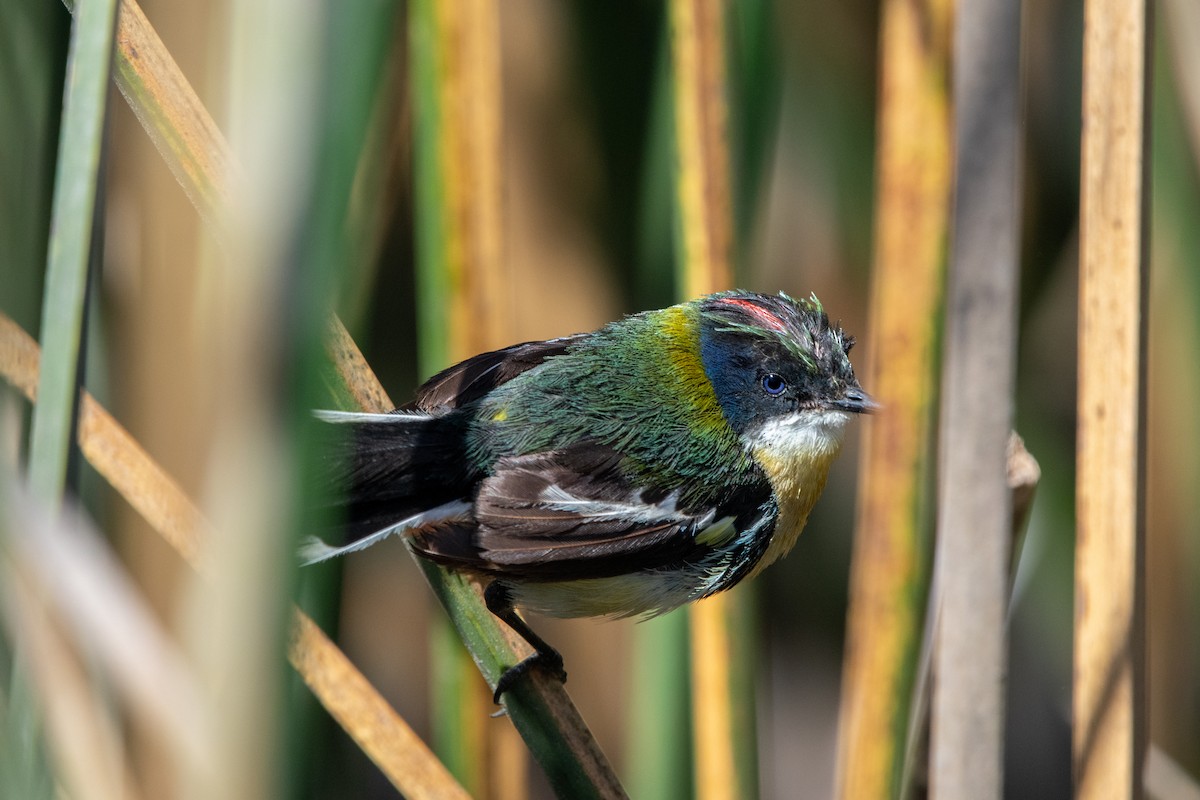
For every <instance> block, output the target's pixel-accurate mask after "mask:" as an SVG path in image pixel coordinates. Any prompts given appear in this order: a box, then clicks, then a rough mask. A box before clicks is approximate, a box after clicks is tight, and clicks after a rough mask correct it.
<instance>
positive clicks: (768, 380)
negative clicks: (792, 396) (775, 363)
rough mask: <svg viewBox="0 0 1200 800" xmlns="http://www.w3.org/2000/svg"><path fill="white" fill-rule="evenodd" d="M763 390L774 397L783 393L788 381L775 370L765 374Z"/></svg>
mask: <svg viewBox="0 0 1200 800" xmlns="http://www.w3.org/2000/svg"><path fill="white" fill-rule="evenodd" d="M762 387H763V391H764V392H766V393H767V394H769V395H771V396H772V397H778V396H779V395H781V394H783V390H784V389H786V388H787V381H785V380H784V379H783V378H781V377H779V376H778V375H776V374H775V373H774V372H768V373H767V374H766V375H763V379H762Z"/></svg>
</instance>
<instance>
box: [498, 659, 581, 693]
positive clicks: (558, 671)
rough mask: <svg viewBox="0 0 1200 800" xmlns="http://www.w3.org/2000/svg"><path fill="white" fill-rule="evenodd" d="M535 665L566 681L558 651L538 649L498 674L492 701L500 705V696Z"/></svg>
mask: <svg viewBox="0 0 1200 800" xmlns="http://www.w3.org/2000/svg"><path fill="white" fill-rule="evenodd" d="M535 667H536V668H537V669H540V670H542V671H544V672H546V673H547V674H549V675H552V676H553V677H555V678H558V679H559V680H560V681H562V682H563V683H566V682H567V671H566V670H565V669H563V659H562V656H561V655H559V653H558V651H556V650H549V651H545V650H538V651H536V652H535V653H534V654H533V655H531V656H529V657H528V658H525V659H523V660H521V661H518V662H517V663H516V664H513V665H512V666H511V667H509V668H508V669H506V670H504V672H502V673H501V674H500V680H498V681H496V691H495V692H493V693H492V701H493V702H494V703H495V704H496V705H500V696H501V695H502V694H504V693H505V692H507V691H508V690H509V689H511V688H512V687H513V686H515V685H516V683H517V681H519V680H520V679H521V677H522V676H523V675H525V673H527V672H529V670H531V669H533V668H535Z"/></svg>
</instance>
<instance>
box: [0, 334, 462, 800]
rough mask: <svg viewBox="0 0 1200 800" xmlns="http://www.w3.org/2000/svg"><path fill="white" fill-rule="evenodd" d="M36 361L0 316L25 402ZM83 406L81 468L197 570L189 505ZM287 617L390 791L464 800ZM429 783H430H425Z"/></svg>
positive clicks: (358, 683) (198, 535)
mask: <svg viewBox="0 0 1200 800" xmlns="http://www.w3.org/2000/svg"><path fill="white" fill-rule="evenodd" d="M37 362H38V350H37V344H36V343H35V342H34V341H33V340H32V339H31V338H30V337H29V336H28V334H26V333H25V332H24V331H22V330H21V329H20V328H19V327H18V326H17V325H16V324H15V323H13V322H12V321H11V320H10V319H8V318H7V317H5V316H3V315H0V374H3V375H4V378H5V379H6V380H8V381H9V382H10V383H11V384H12V385H13V386H15V387H17V388H19V389H21V390H22V392H24V393H25V395H26V396H27V397H28V398H29V399H30V400H31V401H32V400H33V399H34V387H36V384H37V369H38V363H37ZM83 402H84V406H83V408H84V416H83V417H82V418H81V421H80V428H79V436H80V447H81V448H82V449H83V452H84V455H85V456H86V457H87V459H88V461H89V463H91V464H92V466H93V467H95V469H96V471H97V472H99V473H100V475H101V476H103V477H104V479H105V480H107V481H108V482H109V483H110V484H111V485H112V486H113V488H114V489H116V490H117V492H118V493H119V494H121V496H122V497H125V498H126V499H127V500H128V501H129V502H130V503H131V504H132V505H133V506H134V507H135V508H136V509H137V510H138V511H139V512H140V513H141V514H142V515H143V516H144V517H145V519H146V521H147V522H148V523H150V525H151V526H152V527H153V528H154V529H155V530H157V531H158V532H159V533H160V534H161V535H163V537H164V538H166V539H167V541H168V542H170V543H171V544H172V545H174V546H176V547H177V549H179V550H180V553H181V555H184V556H185V557H186V558H188V560H189V561H190V562H191V563H192V564H193V565H194V566H197V567H199V566H201V563H200V561H199V558H198V556H199V553H200V544H201V541H202V537H203V531H204V527H205V523H204V520H203V518H202V515H201V514H200V512H199V511H198V510H197V509H196V507H195V505H194V504H193V503H192V502H191V500H190V499H188V497H187V496H186V495H184V493H183V491H182V490H181V489H180V488H179V486H178V484H176V483H175V482H174V481H172V480H171V479H170V478H169V477H168V476H167V474H166V473H165V472H163V470H162V469H161V468H160V467H159V466H158V465H157V464H156V463H155V462H154V461H153V459H151V458H150V456H149V455H148V454H147V453H146V452H145V451H144V450H143V449H142V448H141V447H140V445H138V444H137V442H136V441H135V440H134V439H133V437H131V436H130V435H129V433H128V432H127V431H125V429H124V428H122V427H121V426H120V425H119V424H118V423H117V422H116V421H115V420H113V418H112V417H111V416H110V415H109V414H108V412H106V411H105V410H104V409H103V408H102V407H101V406H100V405H99V403H96V402H95V400H94V399H93V398H92V397H91V395H87V394H85V395H84V400H83ZM295 613H296V615H297V617H298V618H299V619H298V621H297V626H298V627H297V631H298V632H297V633H296V634H295V635H294V636H293V640H292V647H291V649H290V651H289V658H290V659H291V661H292V663H293V665H294V666H296V669H297V671H298V672H299V673H300V675H301V677H302V678H304V681H305V683H306V684H308V686H309V687H310V688H311V689H312V690H313V693H314V694H315V695H316V696H317V699H319V700H320V701H321V704H322V705H324V706H325V708H326V709H327V710H329V712H330V714H331V715H333V716H334V718H335V719H337V720H338V722H339V723H341V724H342V726H343V727H344V728H345V729H346V732H347V733H349V734H350V736H351V738H353V739H354V741H356V742H358V744H359V746H360V747H362V748H363V751H364V752H365V753H366V754H367V755H368V756H369V757H370V758H371V760H372V761H374V762H375V763H376V764H377V765H379V767H380V769H381V770H382V771H383V772H384V774H385V775H387V777H388V779H389V780H390V781H391V782H392V783H393V785H395V786H396V787H397V788H398V789H399V790H400V791H402V792H404V793H405V794H407V795H408V796H410V797H414V798H416V797H458V796H465V795H463V793H462V789H461V787H460V786H458V784H457V783H456V782H455V781H454V779H453V778H452V777H450V775H449V773H447V772H445V769H444V768H443V767H442V766H441V764H440V762H438V761H437V759H436V758H435V757H434V756H433V754H432V753H431V752H429V750H428V748H425V747H424V745H423V744H421V746H420V747H417V746H416V745H413V744H412V743H413V742H414V741H416V742H419V738H418V737H417V736H416V734H414V733H413V732H412V730H411V728H409V727H408V725H407V723H405V722H404V720H403V719H401V718H400V716H399V715H397V714H396V712H395V711H394V710H393V709H392V708H391V706H390V705H388V703H387V701H385V700H384V699H383V698H382V697H381V696H380V695H379V693H378V692H376V691H375V690H374V688H373V687H371V685H370V684H369V683H368V682H367V681H366V679H365V678H363V677H362V676H361V674H359V675H358V677H357V679H353V680H348V681H346V682H340V679H343V678H346V677H347V676H348V675H350V674H351V670H353V667H350V666H348V662H347V661H346V657H345V655H344V654H342V652H341V651H340V650H339V649H338V648H337V646H336V645H335V644H333V643H332V642H331V641H329V640H328V639H327V638H325V637H323V636H321V637H318V636H313V635H311V634H305V630H306V629H307V628H308V626H311V625H312V622H311V620H308V619H307V617H305V616H304V615H303V613H302V612H299V611H296V612H295ZM310 648H311V649H310ZM327 670H333V671H334V674H332V675H331V674H329V673H328V672H327ZM399 744H403V745H405V746H411V747H410V749H407V750H405V749H403V748H399V747H397V746H396V745H399ZM414 757H416V758H418V759H419V760H420V761H421V762H422V763H423V766H422V768H421V769H420V770H418V771H417V772H415V773H410V772H408V771H407V770H408V769H409V768H410V764H411V763H412V762H413V760H414ZM429 776H433V779H432V780H427V778H428V777H429ZM418 777H419V778H420V781H421V782H420V783H418V782H417V779H418ZM430 787H432V788H430Z"/></svg>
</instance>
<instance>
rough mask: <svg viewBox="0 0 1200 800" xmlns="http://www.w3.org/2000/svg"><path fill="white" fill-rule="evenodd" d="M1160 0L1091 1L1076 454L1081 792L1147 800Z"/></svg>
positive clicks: (1076, 749) (1077, 764) (1076, 748)
mask: <svg viewBox="0 0 1200 800" xmlns="http://www.w3.org/2000/svg"><path fill="white" fill-rule="evenodd" d="M1148 20H1149V11H1148V8H1147V4H1146V3H1144V2H1138V1H1137V0H1133V1H1132V2H1128V1H1125V0H1121V1H1118V0H1089V1H1088V2H1087V3H1086V5H1085V7H1084V51H1083V70H1084V79H1083V118H1084V127H1083V168H1082V174H1081V186H1080V197H1081V202H1082V207H1081V211H1080V220H1081V222H1080V232H1081V237H1080V259H1079V261H1080V275H1079V401H1078V402H1079V410H1078V414H1079V433H1078V443H1077V454H1076V459H1077V460H1076V526H1077V529H1076V544H1075V615H1076V616H1075V651H1074V658H1075V686H1074V714H1073V716H1074V725H1073V734H1074V741H1073V753H1074V769H1075V790H1076V796H1077V797H1080V798H1084V799H1085V800H1086V799H1087V798H1094V797H1114V796H1119V797H1137V796H1140V794H1141V792H1142V768H1143V763H1144V760H1145V753H1146V719H1145V703H1144V697H1143V695H1144V687H1143V676H1144V672H1145V640H1144V635H1145V625H1144V622H1145V620H1144V617H1145V597H1144V592H1145V586H1144V584H1143V580H1142V571H1143V564H1144V555H1145V531H1144V527H1143V526H1144V519H1143V509H1142V486H1143V477H1144V469H1145V441H1144V438H1143V435H1142V432H1143V429H1144V420H1145V413H1146V405H1145V397H1146V395H1145V386H1146V384H1145V368H1146V363H1145V358H1144V355H1145V342H1146V336H1145V329H1146V315H1145V309H1146V299H1147V283H1148V281H1147V264H1148V259H1147V256H1146V251H1147V247H1148V238H1149V231H1148V227H1147V223H1146V207H1147V204H1148V200H1147V198H1148V186H1147V181H1146V176H1147V174H1148V173H1147V170H1148V164H1149V158H1148V156H1147V153H1148V146H1149V131H1148V122H1147V121H1148V115H1147V108H1148V105H1149V94H1148V87H1149V76H1150V60H1149V57H1148V54H1149V48H1148V45H1149V37H1150V25H1149V24H1148Z"/></svg>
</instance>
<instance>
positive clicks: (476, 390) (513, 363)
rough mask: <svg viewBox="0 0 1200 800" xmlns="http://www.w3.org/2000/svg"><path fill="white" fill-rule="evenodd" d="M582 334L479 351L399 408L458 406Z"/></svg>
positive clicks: (560, 351)
mask: <svg viewBox="0 0 1200 800" xmlns="http://www.w3.org/2000/svg"><path fill="white" fill-rule="evenodd" d="M585 336H588V334H586V333H577V334H574V335H573V336H564V337H562V338H561V339H550V340H548V341H544V342H522V343H521V344H514V345H511V346H509V347H505V348H504V349H503V350H493V351H492V352H490V353H480V354H479V355H477V356H474V357H472V358H468V359H467V360H466V361H462V362H460V363H458V364H455V365H454V366H453V367H449V368H447V369H444V370H442V371H441V372H439V373H438V374H437V375H434V376H433V377H432V378H430V379H429V380H427V381H426V382H425V383H424V384H423V385H422V386H421V387H420V388H419V389H417V397H416V399H415V400H413V401H412V402H411V403H409V404H407V405H405V406H403V407H402V409H401V410H405V411H425V412H429V413H439V412H444V411H450V410H452V409H455V408H460V407H461V406H464V405H466V404H468V403H471V402H473V401H475V400H478V399H480V398H481V397H483V396H484V395H486V394H487V393H488V392H490V391H491V390H492V389H494V388H496V387H497V386H499V385H500V384H502V383H507V382H508V381H511V380H512V379H513V378H515V377H517V376H518V375H520V374H521V373H522V372H526V371H527V370H531V369H533V368H534V367H536V366H537V365H538V364H541V363H542V362H543V361H545V360H546V359H547V358H550V357H551V356H558V355H562V354H563V353H565V352H566V351H567V348H569V347H570V346H571V345H572V344H574V343H576V342H578V341H579V340H580V339H582V338H584V337H585Z"/></svg>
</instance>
